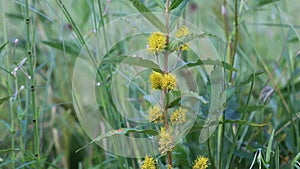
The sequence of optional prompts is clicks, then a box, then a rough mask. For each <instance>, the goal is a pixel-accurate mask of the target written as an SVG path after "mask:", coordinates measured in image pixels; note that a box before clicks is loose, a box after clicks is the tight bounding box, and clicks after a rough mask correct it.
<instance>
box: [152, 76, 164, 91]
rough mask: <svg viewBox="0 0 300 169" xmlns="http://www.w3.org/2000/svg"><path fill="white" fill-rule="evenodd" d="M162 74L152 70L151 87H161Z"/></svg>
mask: <svg viewBox="0 0 300 169" xmlns="http://www.w3.org/2000/svg"><path fill="white" fill-rule="evenodd" d="M163 78H164V77H163V75H162V74H161V73H158V72H152V73H151V75H150V82H151V87H152V89H162V80H163Z"/></svg>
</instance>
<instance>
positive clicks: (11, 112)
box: [1, 1, 16, 169]
mask: <svg viewBox="0 0 300 169" xmlns="http://www.w3.org/2000/svg"><path fill="white" fill-rule="evenodd" d="M4 3H5V2H4V1H2V7H4V6H5V5H4ZM1 9H2V12H1V17H3V32H4V42H7V29H6V17H5V11H4V9H3V8H1ZM5 49H8V48H7V46H5ZM9 59H10V57H9V56H8V57H6V67H7V68H9V63H10V60H9ZM10 78H11V76H10V75H9V74H8V79H10ZM7 85H8V86H7V89H9V88H10V87H12V84H11V81H10V80H8V84H7ZM8 93H9V96H12V92H11V91H10V90H8ZM9 115H10V132H11V142H10V144H11V149H12V151H11V160H12V163H11V168H12V169H14V168H15V160H16V155H15V128H14V113H13V103H12V98H10V99H9Z"/></svg>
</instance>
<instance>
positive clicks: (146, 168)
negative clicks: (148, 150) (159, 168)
mask: <svg viewBox="0 0 300 169" xmlns="http://www.w3.org/2000/svg"><path fill="white" fill-rule="evenodd" d="M141 168H142V169H156V167H155V161H154V159H153V158H152V157H148V156H146V158H145V160H144V164H143V165H142V166H141Z"/></svg>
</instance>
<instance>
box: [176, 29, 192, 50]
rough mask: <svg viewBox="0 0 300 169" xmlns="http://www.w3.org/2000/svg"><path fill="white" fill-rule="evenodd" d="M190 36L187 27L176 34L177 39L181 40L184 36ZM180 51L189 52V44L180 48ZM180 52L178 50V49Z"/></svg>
mask: <svg viewBox="0 0 300 169" xmlns="http://www.w3.org/2000/svg"><path fill="white" fill-rule="evenodd" d="M188 34H189V29H188V28H187V27H186V26H182V27H181V28H179V29H178V30H177V32H176V34H175V36H176V37H177V38H181V37H183V36H186V35H188ZM179 49H180V50H188V49H189V46H188V44H183V45H181V46H180V47H179ZM177 50H178V49H177Z"/></svg>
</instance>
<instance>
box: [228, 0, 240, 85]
mask: <svg viewBox="0 0 300 169" xmlns="http://www.w3.org/2000/svg"><path fill="white" fill-rule="evenodd" d="M238 17H239V12H238V1H237V0H234V23H235V24H234V26H235V33H234V35H235V38H234V41H233V45H232V49H230V65H231V66H233V65H234V60H235V54H236V47H237V41H238V36H239V23H238ZM230 46H231V43H230ZM230 48H231V47H230ZM231 81H232V70H231V71H230V72H229V82H231Z"/></svg>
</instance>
